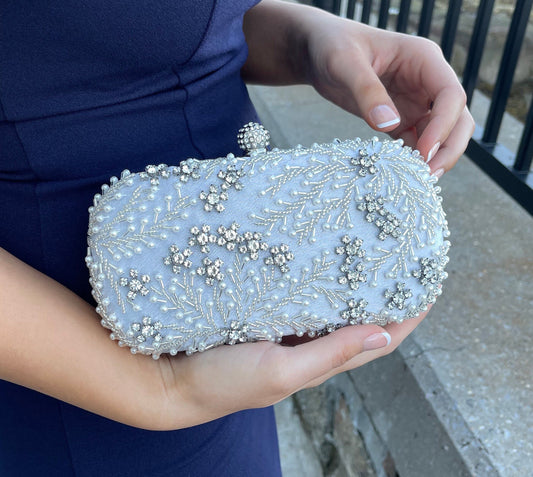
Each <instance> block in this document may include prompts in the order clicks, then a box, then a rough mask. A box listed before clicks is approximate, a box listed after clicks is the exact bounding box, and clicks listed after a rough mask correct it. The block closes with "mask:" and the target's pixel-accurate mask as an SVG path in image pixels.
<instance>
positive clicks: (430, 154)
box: [426, 142, 440, 162]
mask: <svg viewBox="0 0 533 477" xmlns="http://www.w3.org/2000/svg"><path fill="white" fill-rule="evenodd" d="M439 147H440V142H437V144H435V145H434V146H433V147H432V148H431V149H430V150H429V152H428V158H427V161H426V162H429V161H431V159H433V157H434V156H435V154H437V151H438V150H439Z"/></svg>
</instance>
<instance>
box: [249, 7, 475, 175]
mask: <svg viewBox="0 0 533 477" xmlns="http://www.w3.org/2000/svg"><path fill="white" fill-rule="evenodd" d="M244 34H245V36H246V41H247V43H248V46H249V56H248V60H247V62H246V64H245V65H244V67H243V69H242V75H243V78H244V79H245V80H246V81H249V82H253V83H263V84H271V85H281V84H297V83H307V84H311V85H313V86H314V87H315V89H316V90H317V91H318V92H319V93H320V94H321V95H322V96H324V97H325V98H326V99H329V100H330V101H332V102H333V103H335V104H337V105H338V106H341V107H342V108H344V109H346V110H347V111H349V112H351V113H353V114H356V115H358V116H360V117H362V118H363V119H365V121H366V122H367V123H368V124H369V125H370V126H371V127H373V128H374V129H376V130H378V131H384V132H387V133H389V134H390V135H391V136H393V137H395V138H399V137H401V138H402V139H404V141H405V142H406V144H407V145H409V146H412V147H416V148H417V149H418V150H420V152H421V153H422V154H423V155H424V156H425V157H427V158H428V160H431V162H430V167H431V170H432V171H433V172H434V173H435V172H437V171H438V173H439V175H440V174H441V173H442V172H444V171H448V170H449V169H451V168H452V167H453V166H454V165H455V163H456V162H457V160H458V159H459V157H460V156H461V154H462V153H463V152H464V150H465V149H466V146H467V145H468V140H469V138H470V137H471V135H472V133H473V130H474V121H473V119H472V116H471V115H470V113H469V112H468V110H467V109H466V107H465V103H466V97H465V93H464V91H463V88H462V87H461V84H460V83H459V81H458V79H457V77H456V75H455V73H454V72H453V70H452V69H451V67H450V66H449V65H448V63H447V62H446V61H445V59H444V57H443V56H442V53H441V51H440V48H439V47H438V46H437V45H436V44H435V43H433V42H431V41H429V40H426V39H424V38H419V37H414V36H411V35H404V34H400V33H394V32H389V31H385V30H379V29H377V28H373V27H369V26H366V25H363V24H360V23H357V22H355V21H352V20H346V19H342V18H339V17H336V16H334V15H331V14H329V13H326V12H324V11H321V10H319V9H316V8H313V7H308V6H305V5H298V4H292V3H288V2H283V1H277V0H263V1H262V2H261V3H259V4H258V5H256V6H255V7H254V8H252V9H251V10H250V11H249V12H248V13H247V14H246V15H245V18H244Z"/></svg>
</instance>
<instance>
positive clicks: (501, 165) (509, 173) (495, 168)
mask: <svg viewBox="0 0 533 477" xmlns="http://www.w3.org/2000/svg"><path fill="white" fill-rule="evenodd" d="M482 134H483V128H482V127H480V126H476V132H475V133H474V137H473V139H471V140H470V142H469V144H468V147H467V149H466V155H467V156H468V157H469V158H470V160H472V161H473V162H474V163H476V164H477V165H478V166H479V168H480V169H481V170H483V172H485V173H486V174H487V175H489V176H490V177H491V178H492V179H493V180H494V182H496V183H497V184H498V185H499V186H500V187H501V188H502V189H504V190H505V191H506V192H507V193H508V194H509V195H510V196H511V197H512V198H513V199H515V200H516V201H517V202H518V203H519V204H520V205H521V206H522V207H523V208H524V209H526V210H527V211H528V212H529V213H530V214H531V215H533V200H531V195H532V194H531V190H532V189H533V177H531V175H530V177H529V178H527V177H522V178H518V177H517V174H515V173H514V172H513V170H512V165H509V166H506V164H509V163H511V164H512V161H513V157H514V154H513V153H512V152H511V151H509V150H507V149H506V148H505V147H504V146H502V145H500V144H496V145H495V144H486V143H483V141H482V140H481V136H482Z"/></svg>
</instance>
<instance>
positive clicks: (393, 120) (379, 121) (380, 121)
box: [370, 104, 400, 129]
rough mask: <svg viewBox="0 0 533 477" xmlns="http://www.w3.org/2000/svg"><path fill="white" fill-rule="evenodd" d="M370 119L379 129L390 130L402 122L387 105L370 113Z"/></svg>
mask: <svg viewBox="0 0 533 477" xmlns="http://www.w3.org/2000/svg"><path fill="white" fill-rule="evenodd" d="M370 119H371V120H372V122H373V123H374V124H375V125H376V127H377V128H379V129H383V128H388V127H389V126H393V125H394V124H398V123H399V122H400V118H399V117H398V116H397V115H396V113H395V112H394V111H393V110H392V109H391V108H390V107H389V106H387V105H386V104H383V105H381V106H376V107H375V108H374V109H373V110H372V111H370Z"/></svg>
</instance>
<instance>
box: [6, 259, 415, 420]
mask: <svg viewBox="0 0 533 477" xmlns="http://www.w3.org/2000/svg"><path fill="white" fill-rule="evenodd" d="M0 303H2V309H1V310H0V329H1V330H2V333H0V379H5V380H8V381H11V382H14V383H17V384H20V385H22V386H26V387H29V388H31V389H35V390H37V391H40V392H42V393H45V394H48V395H50V396H53V397H55V398H58V399H61V400H62V401H66V402H69V403H71V404H73V405H75V406H79V407H81V408H83V409H86V410H88V411H91V412H94V413H97V414H100V415H102V416H105V417H107V418H109V419H113V420H115V421H119V422H123V423H125V424H129V425H131V426H136V427H141V428H144V429H154V430H155V429H157V430H170V429H179V428H184V427H189V426H193V425H196V424H201V423H203V422H207V421H210V420H213V419H216V418H218V417H222V416H224V415H227V414H230V413H232V412H235V411H239V410H242V409H248V408H255V407H263V406H267V405H270V404H274V403H276V402H278V401H280V400H282V399H283V398H285V397H287V396H289V395H290V394H292V393H294V392H296V391H298V390H299V389H302V388H305V387H310V386H315V385H317V384H319V383H321V382H323V381H325V380H326V379H327V378H329V377H331V376H333V375H335V374H337V373H339V372H341V371H345V370H347V369H352V368H356V367H358V366H361V365H362V364H364V363H366V362H368V361H370V360H372V359H375V358H377V357H379V356H383V355H385V354H387V353H390V352H391V351H392V350H393V349H395V348H396V346H398V344H399V343H400V342H401V341H402V340H403V339H404V338H405V337H406V336H407V335H408V334H409V333H410V331H411V330H412V329H413V328H414V327H415V326H416V325H417V324H418V323H419V322H420V320H422V318H423V317H422V316H421V317H419V318H416V319H412V320H407V321H405V322H404V323H402V324H401V325H388V326H386V327H384V328H381V327H379V326H375V325H365V326H353V327H347V328H343V329H341V330H338V331H336V332H334V333H332V334H330V335H328V336H325V337H322V338H320V339H317V340H313V341H310V342H307V343H304V344H300V345H298V346H294V347H288V346H282V345H279V344H274V343H270V342H258V343H246V344H239V345H235V346H222V347H219V348H216V349H213V350H209V351H207V352H205V353H197V354H195V355H193V356H184V355H178V356H174V357H172V356H169V355H162V356H161V357H160V359H159V360H157V361H155V360H153V359H151V358H150V357H148V356H141V355H132V354H131V353H130V351H129V350H128V349H127V348H120V347H119V346H118V345H117V343H116V342H113V341H111V340H110V339H109V331H107V330H105V329H104V328H103V327H102V326H101V325H100V323H99V317H98V315H97V314H96V313H95V311H94V309H93V307H91V306H90V305H88V304H87V303H86V302H84V301H83V300H81V299H80V298H79V297H78V296H76V295H75V294H74V293H72V292H70V291H69V290H67V289H66V288H64V287H63V286H61V285H60V284H58V283H57V282H55V281H54V280H52V279H50V278H48V277H46V276H45V275H43V274H41V273H39V272H38V271H36V270H34V269H33V268H31V267H29V266H28V265H25V264H24V263H22V262H21V261H19V260H17V259H16V258H15V257H13V256H12V255H10V254H8V253H7V252H6V251H4V250H2V249H0ZM384 332H385V333H386V334H383V333H384ZM387 332H388V334H387Z"/></svg>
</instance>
